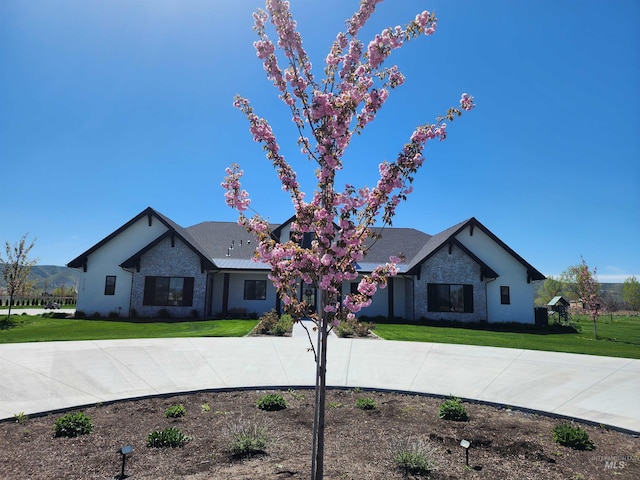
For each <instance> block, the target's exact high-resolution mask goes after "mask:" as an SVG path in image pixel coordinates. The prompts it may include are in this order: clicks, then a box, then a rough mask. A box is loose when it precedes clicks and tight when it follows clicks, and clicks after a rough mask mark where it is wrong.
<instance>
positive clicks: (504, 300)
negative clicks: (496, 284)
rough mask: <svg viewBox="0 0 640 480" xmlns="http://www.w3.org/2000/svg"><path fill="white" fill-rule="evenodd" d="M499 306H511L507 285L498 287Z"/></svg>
mask: <svg viewBox="0 0 640 480" xmlns="http://www.w3.org/2000/svg"><path fill="white" fill-rule="evenodd" d="M500 304H501V305H511V292H510V290H509V286H508V285H500Z"/></svg>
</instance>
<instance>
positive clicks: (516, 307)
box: [67, 208, 545, 323]
mask: <svg viewBox="0 0 640 480" xmlns="http://www.w3.org/2000/svg"><path fill="white" fill-rule="evenodd" d="M292 220H293V217H292V218H290V219H289V220H287V221H286V222H284V223H283V224H280V225H271V227H272V231H273V234H274V235H275V236H276V238H283V239H285V238H289V237H288V236H289V225H290V223H291V221H292ZM377 233H380V236H379V238H377V239H376V240H374V241H372V243H371V245H370V248H369V250H368V253H367V256H366V257H365V258H364V260H363V261H362V262H360V263H359V264H358V266H359V269H360V271H361V272H362V273H363V274H364V273H368V272H371V270H372V269H373V268H374V267H375V266H376V265H378V264H380V263H384V262H386V261H388V259H389V257H390V256H391V255H396V256H398V257H401V258H402V259H403V263H401V264H400V265H399V272H398V274H397V275H396V276H394V277H393V278H391V279H389V283H388V287H387V288H386V289H384V290H379V291H378V292H377V293H376V295H375V296H374V297H373V301H372V303H371V305H370V306H369V307H367V308H366V309H363V310H362V311H361V312H360V314H361V315H367V316H377V315H383V316H386V317H400V318H404V319H405V320H410V321H416V320H418V319H420V318H428V319H433V320H455V321H463V322H479V321H486V322H512V321H516V322H522V323H534V308H533V297H534V294H533V288H532V282H533V281H535V280H543V279H544V278H545V277H544V275H542V274H541V273H540V272H539V271H538V270H536V269H535V268H534V267H533V266H531V265H530V264H529V263H527V262H526V261H525V260H524V259H523V258H522V257H520V256H519V255H518V254H517V253H516V252H515V251H514V250H512V249H511V248H510V247H509V246H507V245H506V244H505V243H504V242H502V241H501V240H500V239H499V238H498V237H497V236H496V235H495V234H493V233H492V232H491V231H490V230H489V229H488V228H486V227H485V226H484V225H483V224H481V223H480V222H479V221H478V220H476V219H475V218H470V219H468V220H465V221H464V222H461V223H459V224H457V225H454V226H452V227H451V228H448V229H447V230H445V231H443V232H440V233H438V234H436V235H428V234H426V233H423V232H421V231H419V230H416V229H413V228H385V229H384V230H380V231H378V232H377ZM255 247H256V239H255V238H254V237H253V236H252V235H250V234H248V233H247V232H246V230H245V229H244V228H243V227H241V226H239V225H238V224H237V223H235V222H202V223H199V224H197V225H193V226H191V227H188V228H183V227H181V226H180V225H178V224H177V223H175V222H174V221H173V220H171V219H169V218H167V217H166V216H164V215H162V214H161V213H159V212H158V211H156V210H154V209H152V208H147V209H145V210H143V211H142V212H140V213H139V214H138V215H136V216H135V217H134V218H132V219H131V220H129V221H128V222H127V223H125V224H124V225H122V226H121V227H120V228H118V229H117V230H116V231H114V232H113V233H112V234H110V235H109V236H107V237H106V238H104V239H102V240H101V241H99V242H98V243H97V244H95V245H94V246H93V247H91V248H90V249H89V250H87V251H86V252H84V253H82V254H81V255H79V256H78V257H77V258H75V259H73V260H72V261H71V262H69V263H68V264H67V266H68V267H71V268H76V269H79V270H80V282H79V287H78V290H79V291H78V302H77V309H78V310H80V311H83V312H85V313H87V314H89V315H91V314H94V313H98V314H100V315H102V316H108V315H117V316H123V317H126V316H141V317H145V316H157V315H162V314H164V315H170V316H173V317H190V316H192V317H214V316H230V315H232V316H239V315H244V314H254V313H255V314H258V315H261V314H262V313H264V312H267V311H270V310H272V309H276V310H278V311H279V310H280V304H279V299H278V298H277V295H276V290H275V288H274V287H273V285H272V284H271V282H270V281H269V280H268V278H267V274H268V272H269V265H267V264H265V263H260V262H256V261H254V260H253V253H254V250H255ZM345 283H347V282H345ZM356 286H357V281H354V282H353V283H352V284H350V285H348V284H345V285H344V286H343V291H345V292H347V291H352V289H354V288H355V287H356ZM300 295H301V298H302V297H304V298H305V299H306V300H307V301H308V302H310V303H311V304H317V301H316V299H317V295H316V291H315V289H314V288H313V287H312V285H306V284H303V285H301V286H300Z"/></svg>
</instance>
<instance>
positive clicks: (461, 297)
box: [427, 283, 473, 313]
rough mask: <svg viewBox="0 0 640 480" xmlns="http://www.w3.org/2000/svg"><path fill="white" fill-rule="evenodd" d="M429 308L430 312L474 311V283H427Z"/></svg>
mask: <svg viewBox="0 0 640 480" xmlns="http://www.w3.org/2000/svg"><path fill="white" fill-rule="evenodd" d="M427 309H428V310H429V311H430V312H461V313H473V285H459V284H449V283H429V284H427Z"/></svg>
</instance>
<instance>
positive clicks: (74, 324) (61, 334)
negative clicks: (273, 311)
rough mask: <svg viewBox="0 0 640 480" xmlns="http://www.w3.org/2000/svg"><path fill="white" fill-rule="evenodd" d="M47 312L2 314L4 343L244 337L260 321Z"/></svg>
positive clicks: (0, 333) (0, 327) (0, 335)
mask: <svg viewBox="0 0 640 480" xmlns="http://www.w3.org/2000/svg"><path fill="white" fill-rule="evenodd" d="M49 315H50V314H45V315H15V316H14V315H12V316H11V320H10V321H9V322H7V321H6V317H4V318H3V317H0V343H22V342H52V341H61V340H113V339H122V338H171V337H242V336H244V335H247V334H248V333H249V332H250V331H251V330H252V329H253V327H255V326H256V324H257V323H258V321H257V320H197V321H180V320H165V321H161V320H148V319H144V320H142V319H139V320H129V319H114V320H84V319H64V318H50V317H49Z"/></svg>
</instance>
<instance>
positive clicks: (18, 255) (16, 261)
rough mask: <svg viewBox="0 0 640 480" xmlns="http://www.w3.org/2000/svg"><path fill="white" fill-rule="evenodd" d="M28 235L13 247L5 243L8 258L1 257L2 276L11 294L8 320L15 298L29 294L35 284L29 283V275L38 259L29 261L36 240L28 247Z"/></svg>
mask: <svg viewBox="0 0 640 480" xmlns="http://www.w3.org/2000/svg"><path fill="white" fill-rule="evenodd" d="M27 235H29V234H28V233H25V234H24V235H23V236H22V238H21V239H20V241H19V242H18V243H16V244H14V245H13V246H12V245H10V244H9V242H5V251H6V258H2V256H1V255H0V264H1V265H2V276H3V278H4V280H5V282H7V291H8V293H9V312H8V313H7V320H8V319H9V318H10V316H11V307H12V306H13V301H14V298H15V297H17V296H20V295H23V294H25V293H26V292H28V291H29V290H30V289H31V287H32V286H33V284H34V282H30V281H29V273H30V272H31V268H32V267H33V266H34V265H35V264H36V263H37V262H38V259H37V258H34V259H29V252H30V251H31V249H32V248H33V246H34V245H35V243H36V242H35V240H34V241H32V242H31V243H30V244H29V245H27Z"/></svg>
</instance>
